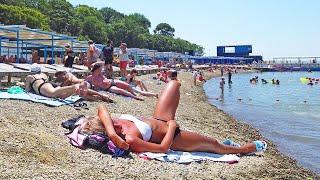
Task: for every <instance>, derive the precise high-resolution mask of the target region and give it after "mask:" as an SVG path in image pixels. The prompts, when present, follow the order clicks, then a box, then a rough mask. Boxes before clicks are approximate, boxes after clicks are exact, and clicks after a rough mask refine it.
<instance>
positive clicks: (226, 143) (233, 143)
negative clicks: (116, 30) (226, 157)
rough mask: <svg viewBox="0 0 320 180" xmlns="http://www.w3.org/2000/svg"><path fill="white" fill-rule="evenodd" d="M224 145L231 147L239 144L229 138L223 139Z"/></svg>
mask: <svg viewBox="0 0 320 180" xmlns="http://www.w3.org/2000/svg"><path fill="white" fill-rule="evenodd" d="M223 144H224V145H228V146H233V147H240V146H241V145H240V144H238V143H235V142H234V141H232V140H230V139H226V140H225V141H223Z"/></svg>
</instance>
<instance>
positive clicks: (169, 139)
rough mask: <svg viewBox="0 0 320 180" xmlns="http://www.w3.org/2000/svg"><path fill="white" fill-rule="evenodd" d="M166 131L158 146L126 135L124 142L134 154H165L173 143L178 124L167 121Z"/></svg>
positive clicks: (173, 121)
mask: <svg viewBox="0 0 320 180" xmlns="http://www.w3.org/2000/svg"><path fill="white" fill-rule="evenodd" d="M168 125H169V127H168V131H167V133H166V135H165V136H164V138H163V139H162V141H161V143H160V144H156V143H150V142H146V141H143V140H142V139H140V138H138V137H136V136H131V135H127V136H126V142H127V143H128V144H129V145H130V149H131V150H132V151H134V152H159V153H166V152H168V150H169V148H170V147H171V145H172V143H173V138H174V133H175V130H176V128H177V127H178V124H177V122H176V121H175V120H170V121H168Z"/></svg>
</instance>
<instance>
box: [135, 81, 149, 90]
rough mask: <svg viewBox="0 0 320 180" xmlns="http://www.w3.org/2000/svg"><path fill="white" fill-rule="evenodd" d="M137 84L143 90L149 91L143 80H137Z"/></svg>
mask: <svg viewBox="0 0 320 180" xmlns="http://www.w3.org/2000/svg"><path fill="white" fill-rule="evenodd" d="M137 84H138V85H139V87H140V88H141V90H142V91H148V89H147V87H146V85H145V84H144V83H143V82H142V81H139V80H137Z"/></svg>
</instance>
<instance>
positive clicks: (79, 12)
mask: <svg viewBox="0 0 320 180" xmlns="http://www.w3.org/2000/svg"><path fill="white" fill-rule="evenodd" d="M75 12H76V16H77V18H79V19H80V20H81V21H83V20H84V18H86V17H89V16H95V17H97V19H98V20H99V21H103V16H102V14H101V13H100V11H98V10H97V9H96V8H93V7H90V6H87V5H79V6H77V7H76V8H75Z"/></svg>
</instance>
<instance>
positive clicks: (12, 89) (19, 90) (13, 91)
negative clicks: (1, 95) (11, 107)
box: [7, 86, 24, 94]
mask: <svg viewBox="0 0 320 180" xmlns="http://www.w3.org/2000/svg"><path fill="white" fill-rule="evenodd" d="M7 92H8V93H9V94H21V93H23V92H24V90H23V89H22V88H21V87H20V86H12V87H10V88H9V89H8V90H7Z"/></svg>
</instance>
